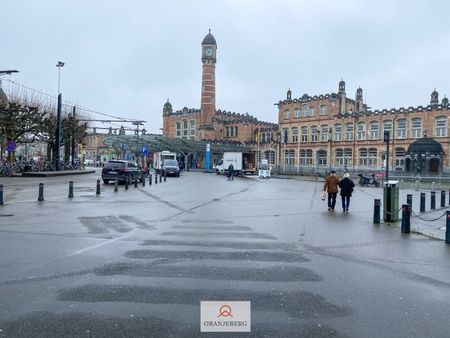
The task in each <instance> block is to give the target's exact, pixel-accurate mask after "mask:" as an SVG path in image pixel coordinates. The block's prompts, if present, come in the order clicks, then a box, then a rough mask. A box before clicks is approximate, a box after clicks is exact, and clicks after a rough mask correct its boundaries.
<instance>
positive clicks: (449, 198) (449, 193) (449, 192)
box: [448, 189, 450, 205]
mask: <svg viewBox="0 0 450 338" xmlns="http://www.w3.org/2000/svg"><path fill="white" fill-rule="evenodd" d="M448 205H450V189H449V190H448Z"/></svg>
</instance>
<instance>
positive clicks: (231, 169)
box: [228, 163, 234, 180]
mask: <svg viewBox="0 0 450 338" xmlns="http://www.w3.org/2000/svg"><path fill="white" fill-rule="evenodd" d="M233 176H234V166H233V163H230V165H229V166H228V180H233V179H234V178H233Z"/></svg>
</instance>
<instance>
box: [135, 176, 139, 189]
mask: <svg viewBox="0 0 450 338" xmlns="http://www.w3.org/2000/svg"><path fill="white" fill-rule="evenodd" d="M137 182H138V180H137V177H135V178H134V187H135V188H137Z"/></svg>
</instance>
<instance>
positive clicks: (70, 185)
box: [69, 181, 73, 198]
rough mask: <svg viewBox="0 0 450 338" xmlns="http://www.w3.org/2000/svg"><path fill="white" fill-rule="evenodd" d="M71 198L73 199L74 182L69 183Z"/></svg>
mask: <svg viewBox="0 0 450 338" xmlns="http://www.w3.org/2000/svg"><path fill="white" fill-rule="evenodd" d="M69 198H73V181H70V182H69Z"/></svg>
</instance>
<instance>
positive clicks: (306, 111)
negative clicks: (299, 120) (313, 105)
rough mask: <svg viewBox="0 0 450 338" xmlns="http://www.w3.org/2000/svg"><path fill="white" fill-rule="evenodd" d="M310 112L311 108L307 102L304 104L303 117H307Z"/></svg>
mask: <svg viewBox="0 0 450 338" xmlns="http://www.w3.org/2000/svg"><path fill="white" fill-rule="evenodd" d="M308 112H309V108H308V105H307V104H303V105H302V115H303V117H307V116H308Z"/></svg>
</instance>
